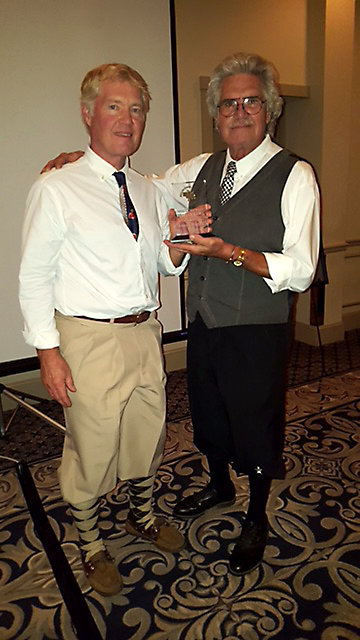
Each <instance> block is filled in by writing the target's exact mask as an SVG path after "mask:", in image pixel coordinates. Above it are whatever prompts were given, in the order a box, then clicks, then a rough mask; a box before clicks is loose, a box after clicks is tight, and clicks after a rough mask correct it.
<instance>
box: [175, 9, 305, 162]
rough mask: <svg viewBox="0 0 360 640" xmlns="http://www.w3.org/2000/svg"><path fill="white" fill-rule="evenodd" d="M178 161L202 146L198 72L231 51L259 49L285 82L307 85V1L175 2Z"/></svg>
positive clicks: (203, 72)
mask: <svg viewBox="0 0 360 640" xmlns="http://www.w3.org/2000/svg"><path fill="white" fill-rule="evenodd" d="M175 9H176V29H177V55H178V70H179V73H178V80H179V111H180V146H181V159H182V160H186V159H187V158H190V157H192V156H193V155H196V154H197V153H200V152H201V151H202V148H201V110H200V92H199V78H200V76H209V75H210V74H211V72H212V71H213V69H214V67H215V66H216V64H218V62H220V60H221V59H222V58H224V57H225V56H227V55H229V54H231V53H234V52H235V51H249V52H257V53H260V54H261V55H264V56H265V57H268V58H269V59H271V60H272V61H273V62H274V64H275V65H276V66H277V67H278V69H279V72H280V74H281V81H282V82H283V83H285V84H300V85H301V84H304V83H305V75H306V70H305V55H306V48H305V44H306V42H305V38H306V0H291V2H289V0H252V2H247V1H246V0H227V2H226V3H224V5H222V4H221V3H220V2H219V0H175Z"/></svg>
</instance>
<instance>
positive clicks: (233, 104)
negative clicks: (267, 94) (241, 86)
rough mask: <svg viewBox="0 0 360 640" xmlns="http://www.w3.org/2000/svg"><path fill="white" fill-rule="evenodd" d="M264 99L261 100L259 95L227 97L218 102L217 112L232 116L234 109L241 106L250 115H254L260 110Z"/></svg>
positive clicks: (226, 116) (227, 116)
mask: <svg viewBox="0 0 360 640" xmlns="http://www.w3.org/2000/svg"><path fill="white" fill-rule="evenodd" d="M265 102H266V100H261V98H260V97H259V96H248V97H246V98H227V99H225V100H221V102H220V103H219V104H218V109H219V112H220V113H221V115H222V116H225V118H229V117H230V116H233V115H234V113H235V111H237V110H238V109H239V107H242V108H243V109H244V111H245V112H246V113H248V114H249V115H250V116H256V114H257V113H259V111H261V109H262V106H263V104H264V103H265Z"/></svg>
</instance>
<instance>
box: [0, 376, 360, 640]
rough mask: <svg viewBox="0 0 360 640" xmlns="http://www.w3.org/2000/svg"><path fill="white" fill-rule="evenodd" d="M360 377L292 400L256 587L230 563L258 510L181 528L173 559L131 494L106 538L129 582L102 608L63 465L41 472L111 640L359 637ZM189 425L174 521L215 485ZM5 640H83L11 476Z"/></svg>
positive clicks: (47, 498)
mask: <svg viewBox="0 0 360 640" xmlns="http://www.w3.org/2000/svg"><path fill="white" fill-rule="evenodd" d="M359 398H360V371H354V372H352V373H346V374H343V375H341V376H337V377H333V378H328V379H326V380H322V381H321V384H319V383H318V382H312V383H310V384H307V385H305V386H302V387H297V388H295V389H291V390H290V391H289V392H288V395H287V429H286V447H285V456H286V465H287V470H288V472H287V476H286V478H285V479H284V480H278V481H276V482H274V483H273V487H272V491H271V496H270V500H269V508H268V515H269V523H270V532H269V539H268V545H267V548H266V551H265V556H264V561H263V563H262V564H261V566H260V567H259V568H258V569H256V570H255V571H253V572H252V573H251V574H250V575H248V576H245V577H244V578H238V577H235V576H233V575H231V574H230V573H229V572H228V563H227V558H228V554H229V552H230V551H231V549H232V547H233V545H234V542H235V540H236V537H237V536H238V535H239V533H240V531H241V522H242V518H243V514H244V512H246V509H247V504H248V484H247V479H246V477H239V478H236V479H235V483H236V488H237V501H236V504H235V505H232V506H230V507H227V508H226V509H223V510H219V509H216V510H214V511H213V512H212V513H210V514H208V515H204V516H201V517H200V518H197V519H196V520H194V521H192V522H180V521H177V522H176V524H177V526H178V527H179V528H180V529H181V530H182V531H183V532H184V534H185V536H186V540H187V544H186V547H185V549H184V550H183V551H181V552H180V553H179V554H176V555H175V554H171V553H166V552H162V551H160V550H158V549H156V548H154V547H152V546H151V545H149V544H148V543H147V542H142V541H141V540H135V539H134V538H133V537H132V536H131V535H130V534H127V533H126V532H125V529H124V523H125V520H126V515H127V509H128V502H127V494H126V487H125V485H124V484H119V486H118V487H117V488H116V490H114V491H113V492H111V493H109V494H108V495H107V496H106V499H105V498H104V499H103V500H102V505H101V526H102V530H103V534H104V537H105V538H106V540H107V545H108V548H109V551H110V553H111V554H112V555H113V556H114V557H115V560H116V562H117V564H118V566H119V570H120V572H121V574H122V576H123V578H124V583H125V587H124V589H123V591H122V592H121V593H120V594H119V595H117V596H115V597H113V598H104V597H102V596H100V595H98V594H96V593H95V592H94V591H92V590H91V589H90V587H89V585H88V583H87V581H86V579H85V576H84V574H83V572H82V568H81V562H80V557H79V553H78V549H77V544H76V535H75V532H74V529H73V527H72V524H71V519H70V514H69V512H68V510H67V507H66V505H65V504H64V503H63V502H62V499H61V497H60V493H59V487H58V483H57V475H56V470H57V467H58V464H59V461H58V460H57V459H56V460H50V461H48V462H43V463H38V464H36V465H33V467H32V472H33V474H34V480H35V482H36V486H37V488H38V491H39V494H40V497H41V499H42V501H43V504H44V507H45V509H46V512H47V514H48V516H49V518H50V521H51V524H52V526H53V527H54V530H55V532H56V535H57V537H58V538H59V540H60V541H61V543H62V545H63V549H64V551H65V553H66V556H67V558H68V560H69V562H70V565H71V567H72V569H73V571H74V573H75V576H76V578H77V580H78V582H79V585H80V587H81V589H82V591H83V593H84V594H85V596H86V599H87V602H88V604H89V607H90V609H91V613H92V615H93V617H94V619H95V621H96V623H97V625H98V627H99V630H100V632H101V634H102V636H103V637H104V639H105V638H106V640H119V639H120V640H203V639H204V640H222V639H223V638H224V639H225V638H226V639H227V640H265V639H266V640H268V639H271V638H275V637H276V638H277V640H357V639H358V638H359V635H360V607H359V603H360V462H359V460H360V456H359V454H360V446H359V440H360V399H359ZM207 478H208V475H207V469H206V465H205V463H204V459H203V458H202V456H201V455H200V454H199V453H198V452H197V451H196V449H195V448H194V446H193V444H192V428H191V422H190V420H189V419H188V418H184V419H181V420H178V421H172V422H170V423H169V425H168V437H167V443H166V453H165V457H164V461H163V464H162V465H161V467H160V469H159V473H158V476H157V481H156V488H155V501H156V511H157V512H158V513H159V514H163V515H166V516H168V517H170V518H171V512H172V507H173V505H174V503H175V501H176V500H177V499H178V497H179V496H180V495H181V493H182V491H183V490H185V492H186V493H191V492H192V490H193V489H196V488H199V487H201V486H203V485H204V484H205V483H206V481H207ZM0 507H1V511H0V544H1V551H0V602H1V613H0V637H1V638H2V639H4V640H8V639H9V640H10V639H11V640H47V639H49V640H50V638H52V639H54V638H56V639H57V640H75V638H76V637H75V634H74V631H73V629H72V625H71V621H70V619H69V615H68V612H67V610H66V608H65V606H64V604H63V602H62V598H61V595H60V592H59V589H58V587H57V584H56V582H55V580H54V577H53V574H52V571H51V567H50V565H49V563H48V560H47V558H46V556H45V554H44V551H43V549H42V547H41V544H40V542H39V540H38V538H37V536H36V533H35V532H34V528H33V524H32V521H31V520H30V519H29V514H28V512H27V509H26V507H25V504H24V500H23V497H22V494H21V490H20V488H19V485H18V481H17V478H16V474H15V472H14V471H13V470H9V471H6V472H3V473H2V474H1V475H0Z"/></svg>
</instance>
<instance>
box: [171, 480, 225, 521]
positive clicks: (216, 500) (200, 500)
mask: <svg viewBox="0 0 360 640" xmlns="http://www.w3.org/2000/svg"><path fill="white" fill-rule="evenodd" d="M235 497H236V496H235V487H233V491H231V492H229V493H227V494H220V493H219V492H218V491H217V489H214V488H213V487H211V486H210V485H209V484H208V485H207V486H206V487H204V489H200V491H198V492H197V493H193V494H192V495H191V496H189V497H188V498H183V499H182V500H180V502H178V503H177V505H175V507H174V516H175V517H176V518H182V519H184V520H186V519H187V518H196V517H197V516H200V515H201V514H203V513H205V511H208V510H209V509H212V508H213V507H227V506H228V505H231V504H234V502H235Z"/></svg>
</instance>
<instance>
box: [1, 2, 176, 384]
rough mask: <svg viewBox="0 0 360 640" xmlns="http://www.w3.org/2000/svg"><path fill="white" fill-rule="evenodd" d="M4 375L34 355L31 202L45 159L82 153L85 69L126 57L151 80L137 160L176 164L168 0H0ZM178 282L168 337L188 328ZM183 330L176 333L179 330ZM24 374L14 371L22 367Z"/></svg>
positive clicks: (167, 311)
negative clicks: (25, 241)
mask: <svg viewBox="0 0 360 640" xmlns="http://www.w3.org/2000/svg"><path fill="white" fill-rule="evenodd" d="M0 11H1V15H0V35H1V37H0V51H1V55H0V68H1V84H2V90H1V107H0V108H1V159H0V162H1V172H0V175H1V190H0V202H1V231H0V260H1V279H0V303H1V315H0V322H1V330H0V375H5V369H6V367H5V364H6V363H8V364H12V365H14V364H15V363H16V362H17V361H23V359H27V358H31V357H34V355H35V352H34V350H33V349H31V348H30V347H28V346H26V345H25V343H24V341H23V337H22V333H21V329H22V318H21V314H20V309H19V305H18V268H19V259H20V235H21V226H22V220H23V212H24V205H25V200H26V196H27V193H28V191H29V189H30V186H31V184H32V183H33V182H34V180H35V179H36V178H37V176H38V174H39V172H40V170H41V167H42V166H43V165H44V164H45V162H46V161H47V160H48V159H50V158H53V157H54V156H56V155H57V154H58V153H59V152H60V151H69V150H73V149H84V147H85V145H86V144H87V134H86V131H85V129H84V126H83V124H82V122H81V118H80V109H79V88H80V84H81V81H82V79H83V77H84V75H85V74H86V72H87V71H88V70H89V69H91V68H93V67H95V66H97V65H99V64H102V63H105V62H123V63H126V64H129V65H130V66H132V67H134V68H135V69H136V70H137V71H139V72H140V73H141V74H142V75H143V76H144V78H145V80H146V81H147V82H148V85H149V88H150V91H151V94H152V102H151V109H150V113H149V116H148V120H147V126H146V131H145V135H144V139H143V143H142V146H141V148H140V150H139V151H138V152H137V153H136V154H135V155H134V156H133V158H132V161H131V162H132V166H133V167H134V168H135V169H137V170H138V171H140V172H142V173H150V172H154V173H159V172H161V171H163V170H164V169H166V168H167V167H168V166H170V165H171V164H173V163H174V161H175V142H174V129H175V125H174V104H173V102H174V98H173V75H172V53H171V50H172V42H171V26H170V24H171V15H170V14H171V4H170V3H169V0H152V1H150V0H131V1H129V0H102V2H99V0H62V1H61V2H57V1H56V0H32V1H31V2H29V0H1V2H0ZM180 288H181V287H180V282H179V279H178V278H164V279H163V281H162V282H161V302H162V308H161V309H160V312H159V317H160V319H161V321H162V323H163V325H164V331H165V338H166V334H167V335H168V336H170V335H171V332H178V331H179V330H181V329H182V326H181V295H180ZM174 335H176V334H174ZM15 372H16V367H15V370H14V373H15Z"/></svg>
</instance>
